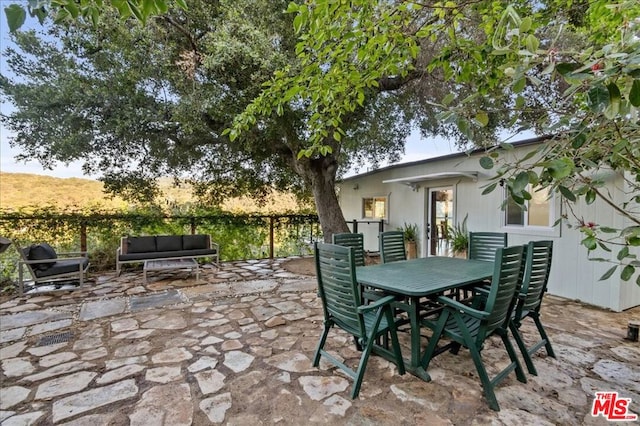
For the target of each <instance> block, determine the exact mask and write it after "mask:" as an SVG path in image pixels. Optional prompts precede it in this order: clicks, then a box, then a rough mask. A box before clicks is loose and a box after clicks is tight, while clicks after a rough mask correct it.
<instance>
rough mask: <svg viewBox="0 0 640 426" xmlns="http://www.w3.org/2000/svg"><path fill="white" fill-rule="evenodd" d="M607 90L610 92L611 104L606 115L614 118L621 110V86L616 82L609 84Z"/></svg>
mask: <svg viewBox="0 0 640 426" xmlns="http://www.w3.org/2000/svg"><path fill="white" fill-rule="evenodd" d="M607 91H608V92H609V106H608V107H607V109H606V110H605V116H606V117H607V118H609V119H612V118H614V117H615V116H616V115H618V112H620V99H621V97H622V96H621V94H620V88H619V87H618V85H617V84H615V83H609V84H607Z"/></svg>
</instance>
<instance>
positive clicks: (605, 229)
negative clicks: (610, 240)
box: [598, 226, 618, 234]
mask: <svg viewBox="0 0 640 426" xmlns="http://www.w3.org/2000/svg"><path fill="white" fill-rule="evenodd" d="M598 229H599V231H600V232H604V233H605V234H615V233H616V232H618V230H617V229H614V228H609V227H608V226H601V227H600V228H598Z"/></svg>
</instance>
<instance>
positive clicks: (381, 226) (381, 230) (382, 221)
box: [380, 219, 384, 232]
mask: <svg viewBox="0 0 640 426" xmlns="http://www.w3.org/2000/svg"><path fill="white" fill-rule="evenodd" d="M380 232H384V220H382V219H380Z"/></svg>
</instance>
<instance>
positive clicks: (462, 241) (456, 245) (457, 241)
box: [449, 213, 469, 257]
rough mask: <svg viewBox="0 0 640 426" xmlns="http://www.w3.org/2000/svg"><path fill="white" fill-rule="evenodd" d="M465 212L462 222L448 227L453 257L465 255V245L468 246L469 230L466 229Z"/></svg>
mask: <svg viewBox="0 0 640 426" xmlns="http://www.w3.org/2000/svg"><path fill="white" fill-rule="evenodd" d="M468 216H469V214H468V213H467V214H466V215H465V216H464V220H463V221H462V223H458V224H457V225H456V226H452V227H451V228H449V240H450V242H451V250H453V255H454V256H455V257H467V247H468V246H469V231H468V230H467V217H468Z"/></svg>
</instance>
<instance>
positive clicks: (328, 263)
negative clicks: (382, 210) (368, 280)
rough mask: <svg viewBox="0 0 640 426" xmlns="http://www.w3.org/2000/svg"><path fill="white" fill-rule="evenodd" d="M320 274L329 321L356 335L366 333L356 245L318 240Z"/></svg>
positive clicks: (321, 296)
mask: <svg viewBox="0 0 640 426" xmlns="http://www.w3.org/2000/svg"><path fill="white" fill-rule="evenodd" d="M315 256H316V275H317V279H318V289H319V292H320V298H321V299H322V306H323V310H324V315H325V321H334V322H335V323H336V324H337V325H338V326H339V327H340V328H342V329H344V330H345V331H347V332H348V333H350V334H353V335H354V336H359V337H362V336H365V335H366V334H365V328H364V320H363V318H362V315H360V314H359V313H358V309H357V308H358V306H360V305H361V300H360V291H359V286H358V283H357V281H356V275H355V261H354V249H353V247H343V246H339V245H335V244H324V243H316V245H315Z"/></svg>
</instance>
